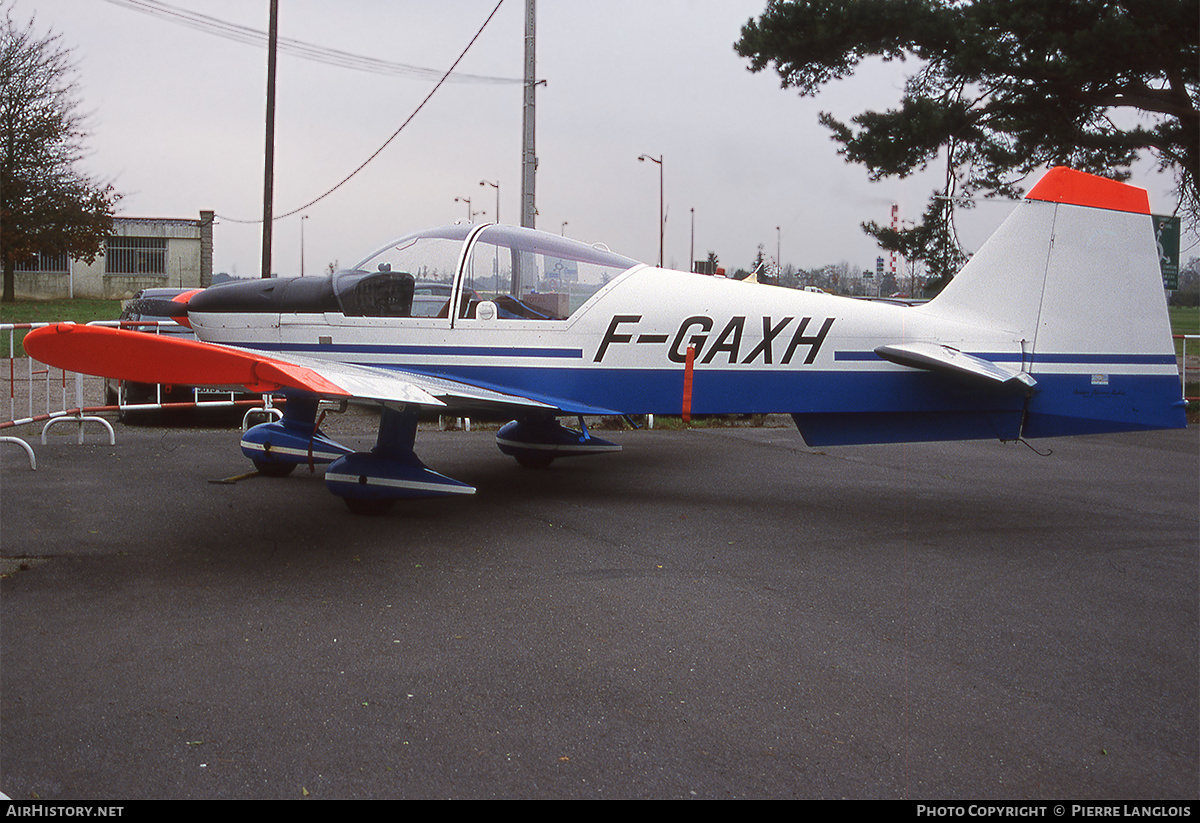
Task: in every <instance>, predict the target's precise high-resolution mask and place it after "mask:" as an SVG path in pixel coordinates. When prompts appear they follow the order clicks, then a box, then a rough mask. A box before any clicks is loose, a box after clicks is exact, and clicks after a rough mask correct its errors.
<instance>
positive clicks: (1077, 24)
mask: <svg viewBox="0 0 1200 823" xmlns="http://www.w3.org/2000/svg"><path fill="white" fill-rule="evenodd" d="M1198 31H1200V0H794V1H793V2H788V1H785V0H770V2H769V3H768V4H767V7H766V10H765V11H764V12H763V14H762V15H761V17H759V18H758V19H757V20H750V21H749V22H747V23H746V25H745V26H744V27H743V28H742V33H741V39H739V40H738V42H737V43H736V44H735V46H734V48H735V50H736V51H737V53H738V54H740V55H742V56H743V57H746V58H748V59H749V60H750V70H751V71H755V72H757V71H762V70H763V69H765V68H767V66H768V65H770V64H774V68H775V70H776V71H777V72H778V74H779V76H780V78H781V80H782V84H783V86H784V87H785V88H788V87H790V88H794V89H796V90H798V91H799V92H800V94H801V95H805V96H812V95H815V94H816V93H817V92H818V91H820V90H821V88H822V87H824V86H825V85H826V84H827V83H829V82H831V81H834V80H837V79H840V78H843V77H847V76H849V75H850V74H852V73H853V72H854V70H855V68H856V67H857V66H858V64H859V63H860V62H861V61H862V60H863V59H865V58H868V57H881V58H883V59H885V60H897V59H900V60H912V61H913V64H914V67H915V68H914V71H913V72H912V73H911V74H910V75H909V77H908V78H907V81H906V83H905V87H904V92H903V95H902V96H901V100H900V104H899V107H898V108H895V109H891V110H888V111H885V112H876V111H867V112H863V113H862V114H859V115H857V116H855V117H854V118H852V124H853V125H848V124H846V123H843V122H840V121H839V120H837V119H835V118H834V117H833V116H832V115H830V114H828V113H823V114H822V115H821V116H820V120H821V122H822V123H823V124H824V125H825V126H827V127H828V128H829V129H830V130H831V131H832V134H833V139H834V140H835V141H836V142H838V143H840V144H841V149H840V152H841V154H843V155H844V156H845V157H846V158H847V159H848V160H849V161H851V162H854V163H860V164H862V165H864V166H866V168H867V170H868V172H869V174H870V176H871V178H872V179H875V180H877V179H879V178H882V177H889V176H897V177H905V176H907V175H910V174H912V173H913V172H915V171H919V170H922V169H925V168H926V167H927V166H928V165H929V164H931V163H934V162H940V163H941V164H943V165H944V168H945V181H944V185H943V186H942V188H941V190H940V191H938V192H936V193H935V195H936V196H937V197H940V198H950V199H943V200H941V201H938V200H935V201H934V202H933V203H931V205H930V207H929V209H928V210H927V211H926V213H925V215H924V219H923V223H922V224H921V225H919V226H917V227H915V228H914V229H911V230H907V231H905V232H903V233H897V232H893V231H892V230H891V229H886V228H881V227H880V226H877V225H874V224H867V225H865V226H864V228H865V229H866V230H867V232H868V233H869V234H872V235H873V236H875V237H876V238H878V239H879V240H880V241H881V245H883V246H884V248H887V249H895V250H901V249H902V248H905V247H907V251H906V252H905V253H906V254H908V253H915V256H916V257H917V258H918V259H923V260H925V261H926V262H927V263H928V265H929V268H930V271H931V273H932V274H934V275H937V276H939V277H946V276H949V275H951V274H952V273H953V272H954V271H955V270H957V268H958V264H959V262H960V261H961V259H962V254H961V252H960V251H959V250H958V244H957V240H956V239H955V236H954V228H953V213H954V207H953V206H954V200H953V198H960V197H961V198H965V197H971V196H974V195H976V194H979V195H985V196H992V195H998V196H1004V197H1019V196H1020V195H1021V193H1022V190H1021V187H1020V184H1021V181H1022V180H1023V179H1024V178H1025V177H1026V176H1027V175H1029V174H1031V173H1033V172H1035V171H1037V170H1038V169H1039V168H1041V167H1044V166H1052V165H1067V166H1071V167H1073V168H1076V169H1080V170H1083V171H1089V172H1093V173H1097V174H1104V175H1107V176H1110V177H1115V178H1117V179H1125V178H1127V177H1128V169H1129V166H1130V164H1132V163H1133V161H1134V160H1135V159H1136V158H1137V157H1138V156H1139V155H1140V154H1141V153H1143V152H1150V153H1151V154H1153V156H1154V157H1155V158H1157V160H1158V162H1159V164H1160V165H1161V166H1162V168H1164V169H1167V170H1170V171H1171V172H1173V173H1174V174H1175V177H1176V180H1177V182H1178V190H1179V197H1180V202H1181V206H1182V208H1183V209H1184V210H1185V211H1187V212H1188V213H1189V214H1190V215H1191V216H1192V217H1197V216H1200V198H1198V193H1197V178H1196V176H1197V174H1200V84H1198V75H1200V45H1198V43H1200V35H1198ZM900 234H904V235H906V236H905V237H901V236H900ZM914 249H915V250H916V251H915V252H914V251H913V250H914Z"/></svg>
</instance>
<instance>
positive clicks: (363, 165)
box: [109, 0, 504, 223]
mask: <svg viewBox="0 0 1200 823" xmlns="http://www.w3.org/2000/svg"><path fill="white" fill-rule="evenodd" d="M123 1H131V0H123ZM109 2H115V0H109ZM503 4H504V0H499V2H497V3H496V7H495V8H493V9H492V13H491V14H489V15H488V16H487V19H486V20H484V21H483V25H482V26H480V27H479V31H477V32H475V36H474V37H472V38H471V41H470V42H469V43H467V45H466V48H464V49H463V50H462V53H461V54H459V55H458V57H457V58H456V59H455V60H454V63H453V64H452V65H451V66H450V68H448V69H446V71H445V73H443V74H442V76H441V79H440V80H438V82H437V84H436V85H435V86H434V87H433V88H432V89H431V90H430V91H429V94H427V95H425V99H424V100H422V101H421V103H420V104H419V105H418V106H417V107H416V108H415V109H413V111H412V114H410V115H409V116H408V117H407V118H406V119H405V121H404V122H403V123H401V124H400V127H399V128H398V129H396V130H395V131H394V132H392V136H391V137H389V138H388V139H387V140H385V141H384V142H383V145H381V146H380V147H379V148H377V149H376V150H375V151H374V152H373V153H372V154H371V156H370V157H368V158H367V159H366V160H364V161H363V162H362V163H361V164H360V165H359V166H358V168H356V169H355V170H354V171H352V172H350V173H349V174H348V175H346V176H345V177H344V178H342V180H341V182H339V183H338V184H337V185H335V186H334V187H333V188H331V189H329V190H328V191H327V192H325V193H324V194H322V195H320V196H319V197H316V198H314V199H312V200H310V201H308V202H307V203H305V204H304V205H303V206H300V207H298V208H295V209H292V210H291V211H289V212H287V213H286V214H281V215H279V216H277V217H275V218H273V219H274V220H282V219H283V218H285V217H291V216H292V215H294V214H299V213H300V212H302V211H304V210H305V209H307V208H309V207H310V206H313V205H315V204H316V203H319V202H320V201H322V200H324V199H325V198H326V197H328V196H329V195H331V194H333V193H334V192H335V191H337V190H338V189H340V188H341V187H342V186H344V185H346V183H348V182H349V181H350V179H351V178H352V177H354V175H356V174H358V173H359V172H360V171H362V170H363V169H365V168H366V167H367V164H368V163H370V162H371V161H372V160H374V159H375V158H376V157H378V156H379V155H380V154H381V153H382V152H383V150H384V149H386V148H387V147H388V145H389V144H390V143H391V142H392V141H393V140H395V139H396V137H397V136H398V135H399V134H400V132H402V131H404V128H405V127H406V126H407V125H408V124H409V123H411V122H412V121H413V118H415V117H416V116H417V114H418V112H420V111H421V109H423V108H425V104H426V103H428V102H429V101H430V99H431V98H432V97H433V95H434V94H436V93H437V90H438V89H440V88H441V87H442V86H443V85H444V84H445V83H446V80H447V79H448V78H449V77H450V75H451V74H452V73H453V72H454V69H455V68H456V67H457V66H458V64H459V63H461V62H462V60H463V58H464V57H466V56H467V52H468V51H470V50H471V46H473V45H475V41H476V40H478V39H479V37H480V35H482V34H483V30H484V29H486V28H487V26H488V23H490V22H492V18H493V17H495V16H496V12H498V11H500V6H502V5H503ZM216 216H217V217H220V218H221V219H222V220H227V221H229V222H230V223H261V222H263V221H262V220H236V219H234V218H232V217H222V216H221V215H216Z"/></svg>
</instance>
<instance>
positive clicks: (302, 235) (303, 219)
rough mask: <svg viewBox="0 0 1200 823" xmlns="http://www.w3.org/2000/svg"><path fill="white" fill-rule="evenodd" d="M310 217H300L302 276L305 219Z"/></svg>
mask: <svg viewBox="0 0 1200 823" xmlns="http://www.w3.org/2000/svg"><path fill="white" fill-rule="evenodd" d="M307 219H308V215H307V214H306V215H304V216H302V217H301V218H300V276H301V277H303V276H304V221H305V220H307Z"/></svg>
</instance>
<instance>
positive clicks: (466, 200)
mask: <svg viewBox="0 0 1200 823" xmlns="http://www.w3.org/2000/svg"><path fill="white" fill-rule="evenodd" d="M454 202H455V203H466V204H467V222H468V223H470V222H471V198H470V197H455V198H454Z"/></svg>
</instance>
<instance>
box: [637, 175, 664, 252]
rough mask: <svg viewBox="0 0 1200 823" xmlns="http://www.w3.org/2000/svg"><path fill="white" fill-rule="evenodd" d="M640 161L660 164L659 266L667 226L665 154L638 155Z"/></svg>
mask: <svg viewBox="0 0 1200 823" xmlns="http://www.w3.org/2000/svg"><path fill="white" fill-rule="evenodd" d="M638 160H639V161H645V160H649V161H650V162H652V163H657V164H658V267H659V268H660V269H661V268H662V264H663V231H664V229H665V228H666V222H667V221H666V218H665V215H664V213H663V155H661V154H660V155H659V156H658V157H656V158H655V157H651V156H650V155H648V154H643V155H639V156H638Z"/></svg>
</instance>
